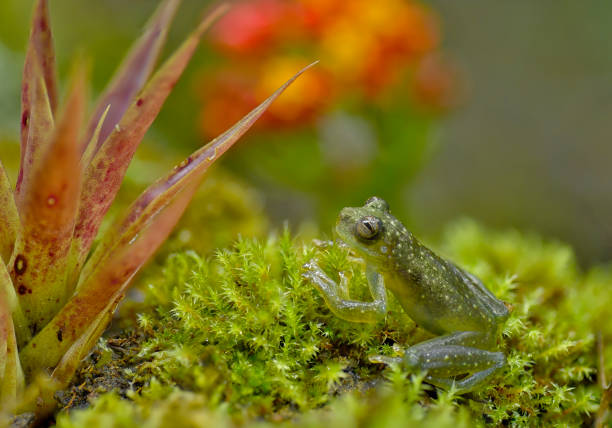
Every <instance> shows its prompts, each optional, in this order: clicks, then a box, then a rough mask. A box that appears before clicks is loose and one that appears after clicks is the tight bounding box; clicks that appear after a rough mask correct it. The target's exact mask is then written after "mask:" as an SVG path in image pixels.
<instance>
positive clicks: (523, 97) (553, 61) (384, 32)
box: [0, 0, 612, 265]
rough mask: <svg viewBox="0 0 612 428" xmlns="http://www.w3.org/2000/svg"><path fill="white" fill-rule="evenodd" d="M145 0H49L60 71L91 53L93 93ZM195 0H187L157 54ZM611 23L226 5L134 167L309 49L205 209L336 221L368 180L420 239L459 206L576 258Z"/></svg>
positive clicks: (604, 202)
mask: <svg viewBox="0 0 612 428" xmlns="http://www.w3.org/2000/svg"><path fill="white" fill-rule="evenodd" d="M157 4H158V1H156V0H131V1H129V2H126V1H124V0H121V1H120V0H97V1H95V2H83V1H80V0H53V1H52V2H51V9H52V20H53V25H54V29H55V33H54V34H55V41H56V51H57V60H58V65H59V69H60V78H65V76H66V75H67V71H68V70H69V68H70V64H71V60H72V59H73V58H74V56H75V55H76V54H78V53H85V54H86V55H87V57H88V58H90V59H91V63H92V89H93V92H94V94H97V93H99V92H100V91H101V90H102V89H103V88H104V85H105V83H106V81H107V79H108V78H110V76H111V75H112V72H113V70H114V68H115V67H116V65H117V64H118V62H119V61H120V59H121V57H122V56H123V54H124V53H125V52H126V50H127V49H128V47H129V45H130V43H131V41H132V40H134V39H135V38H136V37H137V36H138V34H139V33H140V31H141V29H142V27H143V26H144V24H145V23H146V20H147V19H148V17H149V16H150V14H151V13H152V11H153V10H154V8H155V6H156V5H157ZM206 5H207V2H205V1H201V0H200V1H196V0H184V1H183V5H182V7H181V8H180V9H179V12H178V14H177V17H176V19H175V22H174V25H173V27H172V31H171V33H170V36H169V41H168V49H166V52H167V51H168V50H169V48H171V47H174V46H176V44H177V43H179V42H180V40H181V38H182V37H183V36H184V35H185V34H186V33H187V32H188V31H189V30H190V29H191V28H193V27H194V26H195V25H196V23H197V21H198V18H199V17H200V16H201V13H202V10H203V8H204V7H205V6H206ZM31 6H32V5H31V2H30V1H24V0H2V2H0V157H1V158H2V161H3V162H4V163H5V165H7V166H8V168H9V169H11V171H13V173H14V171H16V168H17V164H16V162H17V161H18V157H19V156H18V150H19V149H18V144H17V135H18V129H19V128H18V125H19V87H20V73H21V68H22V63H23V57H24V48H25V45H26V40H27V36H28V25H29V17H30V12H31ZM611 19H612V3H610V2H609V1H605V0H593V1H590V2H588V3H584V2H572V1H570V0H554V1H553V0H541V1H538V2H533V1H529V0H515V1H512V2H501V3H500V2H496V3H495V4H492V3H491V2H487V1H485V0H466V1H462V2H451V1H443V0H377V1H376V2H374V1H371V0H369V1H368V0H351V1H336V2H334V1H329V0H247V1H242V2H235V4H234V7H233V8H232V10H231V11H230V12H229V13H228V14H227V15H226V16H225V17H224V18H223V19H222V20H221V21H220V22H218V23H217V25H216V26H215V27H214V29H213V30H212V31H211V32H210V33H209V36H208V37H207V39H206V40H205V42H204V43H203V45H202V48H201V49H200V51H199V52H198V55H197V56H196V57H195V58H194V61H193V62H192V64H191V65H190V66H189V67H188V69H187V72H186V73H185V75H184V76H183V78H182V79H181V81H180V82H179V84H178V85H177V87H176V90H175V92H174V93H173V94H172V95H171V97H170V99H169V100H168V102H167V103H166V106H165V107H164V109H163V110H162V113H161V114H160V117H159V118H158V120H157V121H156V122H155V124H154V126H153V128H152V130H151V131H150V132H149V133H148V135H147V137H146V142H145V144H143V145H142V147H141V148H140V149H139V153H138V155H137V159H136V160H135V162H134V164H133V165H132V167H131V169H130V172H129V173H128V178H129V180H128V181H130V180H131V183H132V184H133V185H134V187H138V186H141V187H142V186H144V185H146V184H148V183H150V182H151V181H153V180H154V179H155V178H156V177H157V176H159V175H160V174H161V173H162V172H163V171H164V170H166V169H168V168H169V167H170V166H171V165H172V164H173V163H174V162H177V161H179V160H180V159H181V158H183V157H184V156H186V155H187V154H188V153H189V152H191V151H193V150H194V149H196V148H197V147H199V146H200V145H201V144H202V143H203V142H205V141H207V140H209V139H211V138H212V137H214V136H215V135H217V134H219V133H220V132H222V131H223V130H224V129H226V128H227V127H229V126H230V125H231V124H232V123H233V122H235V121H236V120H238V119H239V118H240V117H241V116H242V115H244V114H245V113H246V112H248V111H249V110H250V109H251V108H253V107H254V106H255V105H257V103H259V102H260V101H261V100H263V99H264V98H265V97H266V96H267V95H269V94H270V93H271V92H272V91H273V90H274V89H275V88H276V87H277V86H279V85H280V84H281V83H282V82H283V81H284V80H285V79H286V78H288V77H289V76H291V75H292V74H293V73H294V72H295V71H296V70H298V69H299V68H301V67H302V66H304V65H306V64H308V63H310V62H312V61H313V60H317V59H318V60H320V61H321V62H320V64H319V65H317V67H315V68H314V69H312V70H311V71H309V72H308V73H307V74H305V75H304V76H303V77H302V78H301V79H300V80H299V81H298V82H296V84H295V85H294V86H293V87H292V88H290V89H289V91H287V93H285V94H284V95H283V96H282V98H281V99H279V100H278V101H277V103H275V104H274V105H273V106H272V108H271V109H270V111H269V113H268V114H266V116H265V117H263V118H262V120H261V121H260V122H259V123H258V124H257V125H256V127H255V128H254V129H253V130H252V131H251V132H250V133H249V134H248V136H247V137H246V138H243V139H242V140H241V141H240V142H239V143H238V144H237V146H236V147H235V148H234V149H233V150H232V151H231V152H230V153H228V155H226V157H225V158H224V159H223V160H222V162H221V163H220V164H221V165H220V167H217V171H216V172H215V173H214V174H213V177H212V179H211V180H210V183H209V184H205V185H204V187H205V189H204V190H203V192H205V194H204V196H201V198H207V197H208V198H219V196H218V194H219V193H221V192H220V191H219V190H218V189H220V188H221V187H220V186H224V187H223V189H224V190H223V195H225V196H224V198H225V202H226V205H228V206H229V208H231V210H229V211H223V210H220V211H219V208H216V209H217V211H218V212H216V216H217V218H224V219H226V220H231V218H232V215H233V216H234V217H236V218H238V217H240V218H242V219H244V218H245V216H247V213H248V212H250V211H253V212H258V213H265V214H262V215H263V216H264V217H265V218H266V219H267V220H266V221H265V222H261V221H259V222H255V223H253V222H252V221H251V222H248V227H246V224H247V223H245V222H243V223H237V225H236V226H235V227H236V230H237V231H239V232H242V233H243V234H248V233H250V232H251V231H252V232H253V233H263V231H264V229H267V228H268V227H269V226H277V225H280V224H282V223H283V222H284V221H285V220H289V222H290V224H291V225H292V226H294V227H296V228H297V227H298V225H302V226H301V227H302V229H304V228H305V229H309V230H310V233H313V230H316V229H318V230H320V231H321V232H324V233H329V231H330V230H331V226H332V225H333V222H334V219H335V217H336V215H337V213H338V211H339V210H340V209H341V208H342V207H344V206H350V205H352V206H355V205H361V204H362V203H363V202H364V201H365V199H367V198H368V197H369V196H372V195H378V196H381V197H383V198H385V199H387V200H388V201H389V203H390V204H391V208H392V210H393V212H394V213H395V214H396V215H397V216H398V217H399V218H400V219H402V220H404V221H405V223H406V224H407V226H409V227H410V228H411V229H412V230H413V231H414V232H415V233H416V234H417V235H418V236H425V237H429V238H432V237H435V236H436V235H437V234H438V233H440V231H441V230H442V228H443V227H444V225H446V224H447V223H448V222H450V221H452V220H454V219H457V218H459V217H466V216H467V217H472V218H475V219H477V220H479V221H480V222H482V223H484V224H487V225H490V226H494V227H501V228H506V227H511V228H517V229H521V230H528V231H536V232H538V233H540V234H542V235H544V236H546V237H549V238H557V239H560V240H563V241H566V242H569V243H571V244H572V245H573V246H574V247H575V248H576V250H577V252H578V254H579V257H580V259H581V260H582V262H583V264H585V265H589V264H592V263H596V262H599V261H604V260H610V258H611V257H612V220H611V219H612V167H611V164H612V138H611V137H612V43H611V42H610V41H611V40H612V26H610V25H609V23H610V22H612V21H611ZM228 183H230V184H231V185H229V184H228ZM234 184H235V185H234ZM244 188H246V189H247V190H244ZM239 189H242V190H239ZM206 192H208V193H206ZM228 195H229V196H228ZM211 200H212V199H211ZM210 209H211V210H214V209H215V208H210ZM232 210H233V211H232ZM230 211H231V212H230ZM228 212H229V214H228ZM188 216H189V214H188ZM304 225H306V226H304ZM308 225H310V226H308ZM245 227H246V228H245Z"/></svg>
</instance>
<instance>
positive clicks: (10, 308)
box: [0, 261, 24, 404]
mask: <svg viewBox="0 0 612 428" xmlns="http://www.w3.org/2000/svg"><path fill="white" fill-rule="evenodd" d="M16 308H17V301H16V298H15V294H14V291H13V285H12V283H11V279H10V277H9V274H8V272H7V270H6V266H5V265H4V263H3V262H2V261H0V403H2V404H6V403H11V402H13V404H14V402H15V401H16V399H17V397H18V396H19V395H20V394H21V392H22V391H23V388H24V377H23V372H22V370H21V364H20V361H19V351H18V347H17V339H16V337H15V326H14V324H13V314H14V313H15V310H16Z"/></svg>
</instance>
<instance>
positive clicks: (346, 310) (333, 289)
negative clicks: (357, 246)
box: [302, 260, 387, 322]
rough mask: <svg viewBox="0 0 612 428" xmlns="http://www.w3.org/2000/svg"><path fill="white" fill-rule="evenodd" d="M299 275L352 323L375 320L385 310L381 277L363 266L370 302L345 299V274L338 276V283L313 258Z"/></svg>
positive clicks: (384, 312) (382, 314) (383, 315)
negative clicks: (339, 277) (370, 297)
mask: <svg viewBox="0 0 612 428" xmlns="http://www.w3.org/2000/svg"><path fill="white" fill-rule="evenodd" d="M302 276H303V277H304V278H306V279H307V280H309V281H311V282H312V283H313V284H314V285H315V286H316V287H317V288H318V289H319V291H320V292H321V294H322V295H323V298H324V299H325V303H327V306H328V307H329V308H330V309H331V311H332V312H333V313H334V314H336V315H337V316H338V317H340V318H342V319H345V320H347V321H353V322H377V321H379V320H381V319H383V318H384V317H385V314H386V313H387V293H386V291H385V284H384V281H383V278H382V276H381V275H379V274H378V273H377V272H376V271H374V270H373V269H371V268H370V267H366V278H367V280H368V285H369V287H370V293H371V294H372V299H373V300H372V301H371V302H360V301H357V300H350V299H348V295H347V294H348V291H347V290H348V287H347V283H346V282H347V279H346V276H344V275H341V284H340V285H338V284H337V283H336V282H335V281H334V280H333V279H331V278H329V277H328V276H327V275H326V274H325V272H323V270H322V269H321V268H320V267H319V265H317V263H316V262H315V261H314V260H311V261H310V262H309V263H306V264H305V265H304V272H303V273H302Z"/></svg>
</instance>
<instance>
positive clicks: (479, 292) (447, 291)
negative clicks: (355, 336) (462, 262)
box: [303, 197, 508, 392]
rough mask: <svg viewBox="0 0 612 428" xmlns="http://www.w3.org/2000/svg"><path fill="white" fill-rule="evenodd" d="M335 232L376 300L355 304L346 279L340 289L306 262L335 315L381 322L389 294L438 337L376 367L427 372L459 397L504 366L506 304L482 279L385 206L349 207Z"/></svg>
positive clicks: (375, 202) (375, 203)
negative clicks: (360, 265) (499, 343)
mask: <svg viewBox="0 0 612 428" xmlns="http://www.w3.org/2000/svg"><path fill="white" fill-rule="evenodd" d="M336 233H337V235H338V237H339V238H340V240H342V241H344V242H345V243H346V244H347V245H348V246H350V247H351V248H352V249H353V250H354V251H355V252H356V253H357V254H358V255H359V256H360V257H363V259H364V260H365V262H366V277H367V279H368V284H369V287H370V292H371V294H372V297H373V301H371V302H360V301H355V300H350V299H349V298H348V295H347V292H346V289H347V284H346V278H345V277H344V276H342V275H341V279H342V281H341V284H340V285H338V284H337V283H335V282H334V281H333V280H332V279H330V278H329V277H328V276H327V275H326V274H325V273H324V272H323V271H322V270H321V268H320V267H319V266H318V265H317V263H316V261H314V260H313V261H311V262H309V263H307V264H306V265H305V266H304V268H305V270H304V273H303V276H304V277H305V278H306V279H308V280H309V281H311V282H312V283H313V284H314V285H315V286H316V287H317V288H318V289H319V291H320V292H321V293H322V295H323V297H324V299H325V301H326V302H327V305H328V306H329V307H330V309H331V310H332V311H333V312H334V313H335V314H336V315H337V316H339V317H341V318H343V319H346V320H349V321H356V322H375V321H377V320H379V319H381V318H384V316H385V314H386V311H387V300H386V292H385V289H386V288H388V289H389V290H391V292H392V293H393V294H394V295H395V296H396V297H397V299H398V301H399V303H400V304H401V306H402V307H403V309H404V310H405V311H406V313H407V314H408V315H409V316H410V317H411V318H412V319H413V320H414V321H415V322H416V323H417V324H418V325H419V326H421V327H423V328H425V329H426V330H428V331H430V332H432V333H435V334H437V335H440V337H436V338H434V339H431V340H428V341H425V342H421V343H419V344H417V345H414V346H412V347H410V348H408V349H406V350H405V351H404V356H403V357H402V358H389V357H383V356H376V357H372V358H371V360H372V361H376V362H383V363H389V362H398V363H402V364H404V365H405V366H407V367H408V368H410V369H413V370H423V371H427V377H426V381H427V382H429V383H431V384H433V385H436V386H439V387H442V388H444V389H449V388H451V386H453V384H454V387H455V390H458V391H460V392H467V391H470V390H473V389H475V388H477V387H478V386H480V385H482V384H483V383H484V382H485V381H486V380H487V379H488V378H489V377H491V375H493V374H494V373H495V371H496V370H498V369H500V368H501V367H503V366H504V365H505V362H506V358H505V356H504V354H502V353H501V352H495V346H496V336H497V331H498V329H499V327H500V325H501V324H502V323H503V322H504V321H505V320H506V319H507V318H508V309H507V308H506V306H505V305H504V303H503V302H502V301H500V300H498V299H496V298H495V296H494V295H493V294H492V293H491V292H490V291H489V290H488V289H487V288H486V287H485V286H484V285H483V284H482V282H481V281H480V280H479V279H478V278H476V277H475V276H473V275H471V274H469V273H467V272H465V271H464V270H462V269H461V268H459V267H457V266H455V265H454V264H453V263H452V262H450V261H448V260H445V259H443V258H441V257H439V256H437V255H436V254H434V253H433V252H432V251H431V250H430V249H428V248H427V247H425V246H423V245H422V244H421V243H420V242H418V241H417V240H416V238H415V237H414V236H413V235H412V234H411V233H410V232H409V231H408V230H407V229H406V228H405V227H404V226H403V225H402V223H400V222H399V220H397V219H396V218H395V217H393V215H391V213H390V212H389V206H388V205H387V203H386V202H385V201H384V200H382V199H380V198H377V197H373V198H370V199H369V200H368V201H367V202H366V204H365V205H364V206H363V207H360V208H344V209H343V210H342V211H341V212H340V215H339V217H338V221H337V224H336Z"/></svg>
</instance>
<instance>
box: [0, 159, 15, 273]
mask: <svg viewBox="0 0 612 428" xmlns="http://www.w3.org/2000/svg"><path fill="white" fill-rule="evenodd" d="M0 207H2V208H0V261H3V262H4V263H8V260H9V257H10V256H11V253H12V252H13V245H14V244H15V238H16V237H17V231H18V230H19V214H18V213H17V205H15V199H14V198H13V190H12V188H11V183H10V181H9V178H8V176H7V175H6V171H5V170H4V166H2V162H0Z"/></svg>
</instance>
